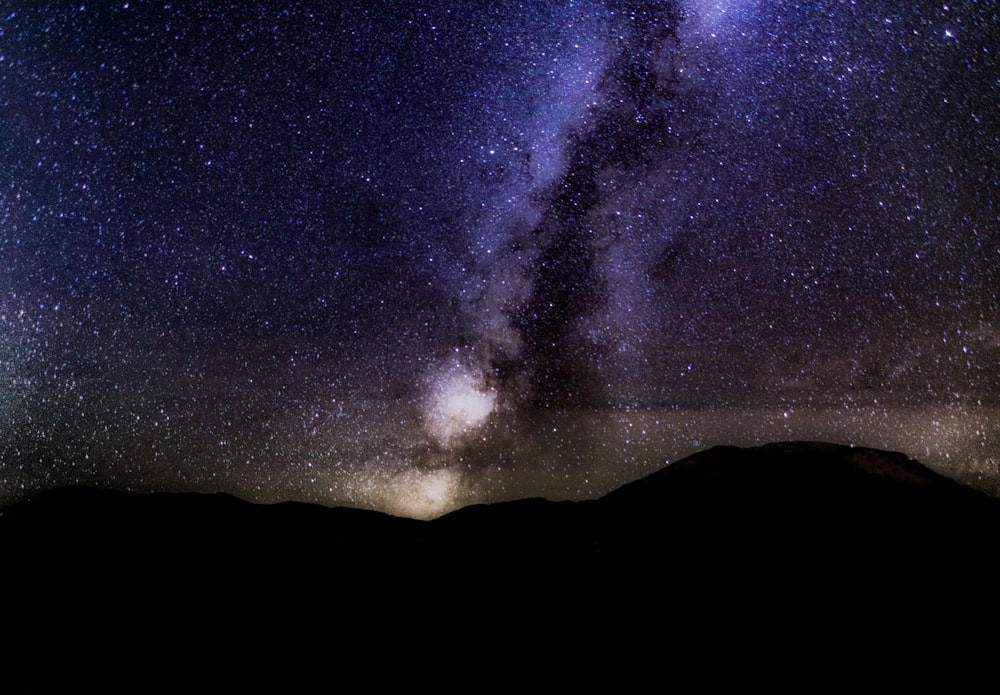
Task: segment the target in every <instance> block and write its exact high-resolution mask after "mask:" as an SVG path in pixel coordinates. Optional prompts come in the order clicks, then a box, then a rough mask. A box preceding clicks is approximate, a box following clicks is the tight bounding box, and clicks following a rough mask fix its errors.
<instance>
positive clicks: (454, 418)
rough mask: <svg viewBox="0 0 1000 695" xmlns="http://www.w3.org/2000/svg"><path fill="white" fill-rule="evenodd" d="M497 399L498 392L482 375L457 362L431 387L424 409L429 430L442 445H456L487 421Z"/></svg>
mask: <svg viewBox="0 0 1000 695" xmlns="http://www.w3.org/2000/svg"><path fill="white" fill-rule="evenodd" d="M496 400H497V394H496V392H495V391H493V390H492V389H489V388H487V387H486V385H485V384H484V383H483V380H482V378H481V377H477V376H476V375H474V374H473V373H472V372H471V371H469V370H468V369H467V368H465V367H462V366H460V365H454V366H452V367H451V368H450V369H448V370H446V371H445V372H444V373H443V374H441V375H440V376H439V377H438V379H437V380H436V383H435V384H434V385H433V387H432V390H431V395H430V399H429V401H428V403H427V407H426V413H425V425H426V427H427V431H428V433H429V434H430V435H431V436H432V437H433V438H434V440H435V441H437V442H438V443H439V444H441V446H444V447H446V448H448V447H452V446H455V445H456V444H458V443H459V442H460V441H461V440H462V439H463V438H464V437H465V436H466V435H468V434H469V433H470V432H471V431H473V430H475V429H477V428H478V427H480V426H481V425H483V424H484V423H485V422H486V420H487V418H489V416H490V414H491V413H492V412H493V409H494V408H495V407H496Z"/></svg>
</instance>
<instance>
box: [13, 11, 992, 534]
mask: <svg viewBox="0 0 1000 695" xmlns="http://www.w3.org/2000/svg"><path fill="white" fill-rule="evenodd" d="M255 5H257V4H255V3H238V2H233V3H224V2H198V1H194V2H164V1H163V0H160V1H159V2H145V1H141V0H130V1H129V2H124V1H118V2H103V1H102V2H95V1H89V0H88V1H84V0H77V1H76V2H55V1H53V2H42V1H39V2H18V1H17V0H14V2H12V3H7V4H5V5H4V8H3V9H2V11H0V504H3V503H7V502H11V501H14V500H17V499H21V498H23V497H24V496H26V495H29V494H32V493H33V492H36V491H38V490H42V489H46V488H50V487H54V486H62V485H69V484H91V485H99V486H106V487H113V488H117V489H123V490H141V491H149V490H200V491H226V492H231V493H235V494H238V495H240V496H242V497H245V498H248V499H253V500H257V501H263V502H273V501H277V500H285V499H297V500H306V501H312V502H318V503H322V504H327V505H350V506H357V507H365V508H373V509H381V510H384V511H389V512H391V513H394V514H403V515H410V516H417V517H425V518H426V517H432V516H435V515H438V514H441V513H444V512H446V511H448V510H450V509H454V508H457V507H459V506H462V505H466V504H471V503H475V502H483V501H493V500H502V499H513V498H517V497H524V496H535V495H543V496H546V497H549V498H552V499H567V498H569V499H583V498H588V497H594V496H597V495H600V494H603V493H604V492H607V491H608V490H610V489H612V488H614V487H616V486H618V485H621V484H623V483H625V482H628V481H629V480H632V479H634V478H636V477H638V476H640V475H643V474H644V473H648V472H651V471H653V470H655V469H657V468H659V467H661V466H663V465H664V464H665V463H668V462H670V461H674V460H676V459H677V458H679V457H681V456H684V455H687V454H690V453H693V452H694V451H697V450H699V449H702V448H705V447H707V446H711V445H714V444H723V443H725V444H742V445H749V444H755V443H763V442H765V441H774V440H784V439H821V440H826V441H834V442H838V443H847V444H859V445H866V446H875V447H878V448H886V449H893V450H899V451H904V452H905V453H907V454H909V455H911V456H914V457H916V458H919V459H920V460H921V461H923V462H925V463H927V464H929V465H931V466H933V467H935V468H937V469H938V470H940V471H942V472H945V473H946V474H948V475H952V476H954V477H956V478H958V479H960V480H962V481H963V482H966V483H970V484H972V485H974V486H976V487H979V488H980V489H983V490H986V491H987V492H991V493H992V494H1000V407H998V405H1000V404H998V394H1000V315H998V298H997V292H998V289H1000V212H998V203H1000V110H998V106H997V105H998V104H1000V8H998V4H997V3H996V2H993V1H982V0H981V1H976V0H966V1H964V2H940V1H938V2H927V1H925V0H916V1H915V2H906V3H903V2H895V1H893V2H889V1H885V0H856V1H855V0H819V1H817V2H791V1H787V2H786V1H782V2H764V1H763V0H729V1H725V0H720V1H712V0H662V1H656V0H553V1H552V2H546V3H540V2H539V3H532V2H526V1H524V0H521V1H514V0H495V1H492V0H491V1H490V2H486V1H485V0H467V1H461V2H460V1H457V0H452V1H450V2H449V1H446V0H427V1H420V2H407V3H401V2H389V1H388V0H385V1H382V0H364V1H362V0H353V1H351V0H345V1H344V2H337V3H309V2H305V1H295V0H276V1H275V2H272V3H267V4H266V6H255Z"/></svg>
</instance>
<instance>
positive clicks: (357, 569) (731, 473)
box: [0, 443, 1000, 634]
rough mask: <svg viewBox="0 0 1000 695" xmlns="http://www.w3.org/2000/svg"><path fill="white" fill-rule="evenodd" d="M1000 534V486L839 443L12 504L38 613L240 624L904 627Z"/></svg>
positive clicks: (91, 494) (953, 586)
mask: <svg viewBox="0 0 1000 695" xmlns="http://www.w3.org/2000/svg"><path fill="white" fill-rule="evenodd" d="M998 534H1000V501H998V500H995V499H992V498H989V497H987V496H985V495H982V494H981V493H978V492H975V491H972V490H970V489H968V488H965V487H963V486H961V485H959V484H957V483H955V482H954V481H951V480H949V479H947V478H945V477H943V476H940V475H938V474H936V473H934V472H933V471H931V470H929V469H927V468H925V467H924V466H922V465H920V464H919V463H916V462H914V461H911V460H909V459H907V458H906V457H905V456H903V455H901V454H893V453H887V452H881V451H875V450H871V449H861V448H850V447H843V446H834V445H828V444H817V443H794V444H774V445H768V446H764V447H759V448H755V449H738V448H735V447H717V448H714V449H711V450H707V451H704V452H701V453H699V454H696V455H694V456H692V457H690V458H688V459H685V460H683V461H680V462H677V463H675V464H673V465H670V466H668V467H666V468H664V469H662V470H660V471H658V472H656V473H654V474H652V475H650V476H648V477H646V478H643V479H641V480H638V481H636V482H633V483H631V484H628V485H625V486H624V487H622V488H620V489H618V490H616V491H614V492H612V493H610V494H608V495H607V496H605V497H604V498H602V499H600V500H596V501H589V502H576V503H574V502H558V503H557V502H548V501H544V500H539V499H535V500H522V501H518V502H510V503H503V504H495V505H481V506H474V507H468V508H465V509H461V510H459V511H456V512H454V513H451V514H449V515H447V516H444V517H442V518H440V519H437V520H434V521H431V522H421V521H414V520H410V519H402V518H395V517H391V516H388V515H385V514H380V513H376V512H369V511H359V510H352V509H328V508H324V507H318V506H313V505H308V504H300V503H282V504H276V505H269V506H268V505H258V504H252V503H248V502H244V501H241V500H238V499H235V498H233V497H230V496H227V495H222V494H211V495H201V494H154V495H130V494H123V493H118V492H110V491H105V490H95V489H82V488H67V489H57V490H52V491H49V492H45V493H43V494H40V495H38V496H37V497H36V498H35V499H32V500H30V501H28V502H25V503H22V504H18V505H13V506H11V507H8V508H6V509H4V510H2V515H0V545H2V548H3V557H4V582H5V584H6V585H7V587H8V589H7V592H6V595H7V596H11V597H14V598H13V601H14V604H15V606H16V607H17V612H18V614H19V615H20V616H21V617H22V618H27V619H28V622H29V624H30V623H31V622H32V620H33V619H34V616H36V615H43V614H44V615H46V616H51V615H52V614H53V613H55V614H57V615H60V616H63V617H65V616H67V615H68V616H71V617H72V618H73V620H74V621H76V622H77V623H80V624H90V623H93V622H94V621H97V622H100V621H104V620H107V619H108V617H109V616H114V619H115V620H125V621H126V622H127V623H130V624H132V625H133V627H135V626H136V625H139V624H143V625H144V624H146V623H145V621H146V620H149V619H153V618H150V616H154V617H155V619H156V620H159V621H161V622H163V621H165V622H167V623H170V621H171V620H173V619H174V617H175V616H176V615H187V616H190V615H191V614H192V612H194V613H195V614H197V615H199V616H202V617H204V616H206V615H209V616H218V617H219V619H220V620H222V621H223V623H224V624H226V625H231V624H232V621H233V620H237V622H238V624H243V623H242V622H241V621H245V620H251V621H253V620H262V621H268V620H274V619H277V618H278V617H281V619H286V618H287V619H294V618H299V619H310V616H313V615H323V616H325V617H324V620H331V619H335V620H337V621H340V622H342V623H343V624H352V625H358V624H362V623H366V624H367V621H370V620H372V619H374V620H375V621H376V623H377V624H393V625H397V626H398V625H399V624H412V625H414V626H417V625H426V624H430V623H433V624H437V623H442V624H445V623H446V624H449V625H458V626H462V625H465V626H468V625H470V624H472V623H475V624H483V623H482V621H486V623H487V624H494V623H495V624H496V625H503V624H506V622H507V621H515V622H518V621H523V620H525V619H526V618H525V616H527V615H531V616H538V615H545V616H549V617H551V618H552V619H553V620H554V621H555V622H553V623H552V625H558V626H561V627H560V628H558V630H559V631H560V632H562V634H565V633H566V632H567V631H571V629H570V628H567V625H579V621H580V620H581V619H585V620H586V621H587V624H588V625H592V624H595V623H592V622H590V621H593V620H596V621H598V622H599V623H600V624H602V625H605V626H607V625H612V626H614V625H617V626H619V627H620V628H621V629H626V626H631V625H634V624H635V623H636V622H645V621H654V622H657V623H663V624H664V625H667V624H670V625H675V626H684V629H708V627H709V626H711V625H715V624H716V622H717V621H719V620H724V621H735V622H734V624H739V625H743V626H744V629H749V628H747V626H749V625H751V624H756V623H762V622H763V623H766V622H769V621H771V622H773V621H775V620H778V621H785V622H789V621H790V622H791V623H792V624H794V625H796V626H797V629H807V626H813V627H816V626H819V625H826V624H842V622H843V621H844V620H849V619H858V618H859V617H860V616H865V617H866V618H868V617H871V616H873V615H874V616H882V617H884V619H885V620H886V621H890V622H891V623H892V624H894V625H898V624H899V621H900V620H904V621H906V620H913V621H914V622H915V623H916V622H919V621H922V620H925V619H926V618H927V616H928V611H931V612H933V614H934V615H936V616H938V617H939V618H940V617H941V616H942V615H949V614H951V612H952V611H959V612H960V614H961V615H964V616H968V615H974V612H972V613H970V611H974V610H975V606H976V605H977V602H978V601H985V600H986V599H985V598H982V594H981V592H982V591H983V590H984V589H983V587H985V586H992V585H993V584H992V582H993V581H994V580H995V579H997V570H996V569H995V568H994V566H993V557H992V556H993V554H994V553H995V545H994V544H995V539H996V538H997V537H1000V536H998ZM970 602H971V603H970ZM133 611H134V613H133ZM314 611H315V613H314ZM331 616H334V618H331ZM373 616H374V618H373ZM581 616H583V618H582V617H581ZM879 619H880V620H881V619H882V618H879ZM132 621H134V622H132ZM428 621H429V622H428ZM705 621H708V622H707V623H706V622H705ZM727 624H729V622H727ZM459 629H461V627H459ZM491 629H492V628H491ZM498 629H499V628H498ZM713 629H714V628H713ZM824 629H825V628H824Z"/></svg>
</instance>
